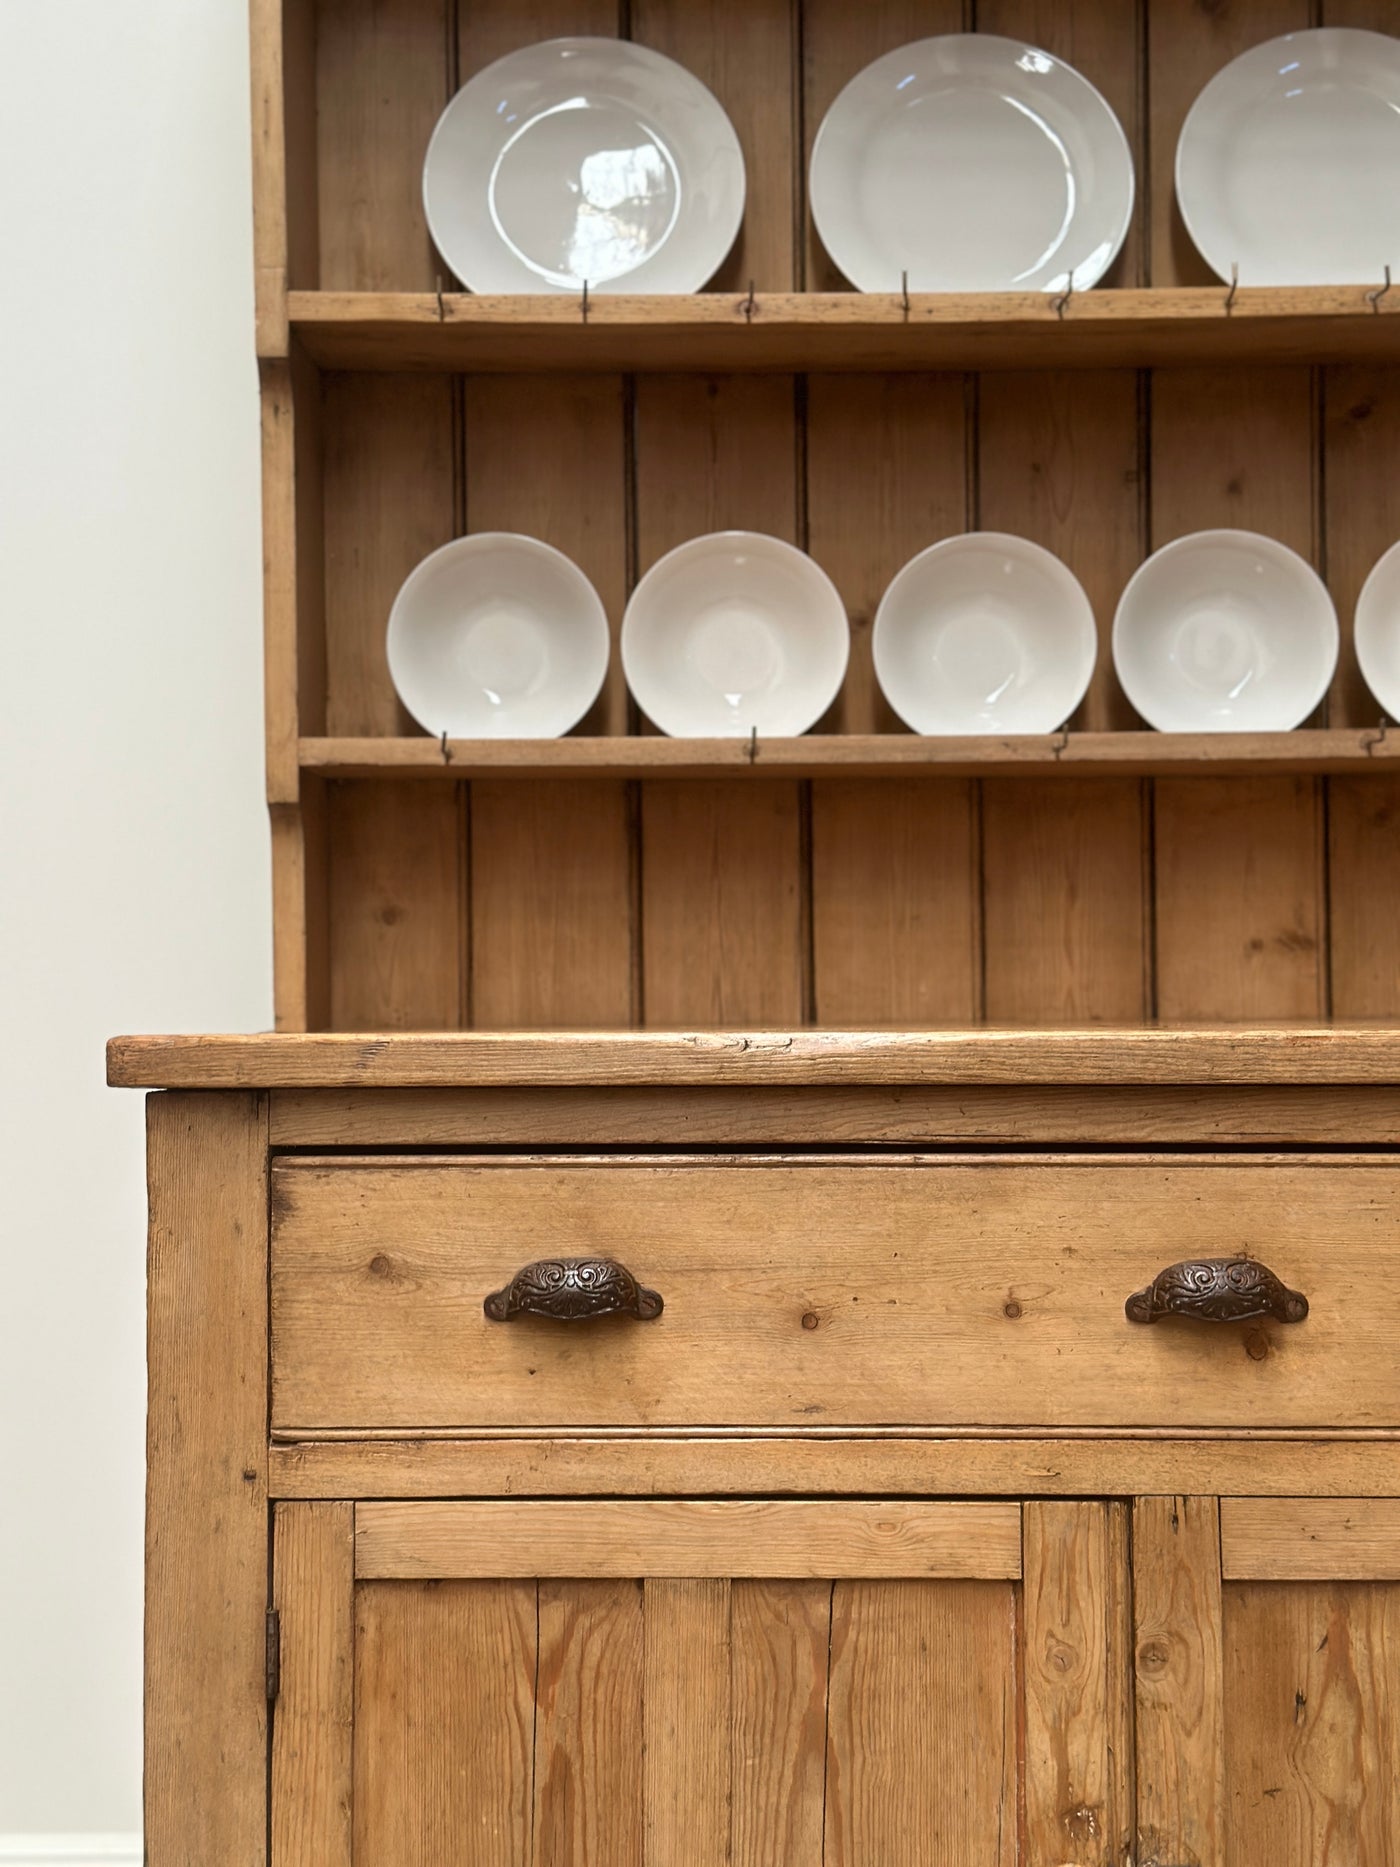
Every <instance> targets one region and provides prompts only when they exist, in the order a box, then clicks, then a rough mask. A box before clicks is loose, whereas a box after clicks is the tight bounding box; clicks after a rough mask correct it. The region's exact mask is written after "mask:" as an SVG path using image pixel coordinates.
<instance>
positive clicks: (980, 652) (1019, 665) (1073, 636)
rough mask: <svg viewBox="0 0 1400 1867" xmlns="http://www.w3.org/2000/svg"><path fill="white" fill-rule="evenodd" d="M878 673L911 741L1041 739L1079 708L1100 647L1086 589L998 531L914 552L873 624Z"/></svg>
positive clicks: (1047, 557)
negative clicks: (916, 737) (962, 736)
mask: <svg viewBox="0 0 1400 1867" xmlns="http://www.w3.org/2000/svg"><path fill="white" fill-rule="evenodd" d="M872 648H873V652H874V657H875V674H876V678H877V679H878V680H879V683H880V687H881V689H882V691H883V692H884V695H885V698H886V699H887V700H888V701H889V703H890V705H891V706H892V707H893V708H894V710H895V712H896V713H897V714H898V715H899V717H900V718H901V719H902V720H903V721H904V723H905V725H906V726H910V727H912V728H913V730H914V731H915V732H916V733H940V734H941V733H1048V732H1054V731H1055V730H1056V729H1057V728H1058V727H1060V726H1063V724H1064V723H1065V721H1066V720H1067V719H1068V718H1069V716H1070V714H1071V713H1073V712H1074V709H1075V708H1076V707H1077V706H1078V705H1079V703H1080V701H1081V700H1082V699H1083V698H1084V693H1085V690H1086V689H1087V687H1088V685H1089V680H1090V677H1091V676H1092V674H1093V672H1094V660H1095V657H1096V655H1097V653H1098V637H1097V633H1096V631H1095V628H1094V612H1093V609H1092V608H1091V607H1090V604H1089V599H1088V597H1087V596H1086V595H1085V594H1084V590H1083V587H1082V585H1081V584H1080V582H1079V580H1078V578H1076V577H1075V575H1074V574H1073V572H1072V571H1071V570H1070V569H1069V568H1068V566H1067V565H1064V564H1062V563H1061V562H1060V560H1059V558H1057V557H1056V556H1055V555H1054V554H1053V552H1050V551H1046V550H1045V549H1044V548H1043V547H1042V546H1040V545H1037V544H1032V543H1031V541H1030V540H1029V539H1028V538H1016V537H1012V536H1011V535H1010V534H1009V533H1006V532H965V533H963V534H962V535H961V536H960V537H957V538H945V539H943V540H942V541H941V542H940V543H938V544H936V545H930V546H929V548H928V549H927V551H921V552H920V553H919V555H918V556H917V557H916V558H912V559H911V560H910V561H909V563H907V564H906V565H905V566H904V569H903V570H902V571H900V573H899V575H898V576H897V577H896V578H895V580H894V582H893V583H892V584H891V585H890V587H889V589H888V590H886V592H885V594H884V597H883V598H882V599H881V602H880V607H879V609H878V610H877V612H876V615H875V630H874V635H873V638H872Z"/></svg>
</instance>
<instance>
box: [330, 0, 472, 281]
mask: <svg viewBox="0 0 1400 1867" xmlns="http://www.w3.org/2000/svg"><path fill="white" fill-rule="evenodd" d="M449 51H450V38H449V0H402V3H401V4H400V3H399V0H395V4H394V5H393V6H385V5H383V4H382V0H321V4H320V6H319V9H318V15H317V78H318V83H317V106H318V111H317V129H318V142H319V150H318V154H319V163H318V166H319V175H320V204H321V216H320V218H321V237H320V247H321V286H322V289H323V290H325V291H332V292H334V291H347V292H413V291H423V290H431V289H432V287H433V285H434V283H435V281H436V279H437V278H438V276H439V274H440V273H442V272H444V271H445V268H444V266H443V264H442V262H441V261H440V260H439V259H438V258H437V256H436V255H435V254H434V252H433V249H432V242H431V240H430V239H429V237H428V229H427V223H426V221H425V219H424V215H423V187H422V176H423V158H424V156H425V155H426V153H427V149H428V140H429V138H430V137H431V135H432V132H433V125H434V124H435V123H436V122H437V119H438V117H439V115H440V114H441V112H442V110H443V108H444V106H445V105H446V103H447V100H448V97H449V96H450V94H451V88H452V63H451V59H450V56H449Z"/></svg>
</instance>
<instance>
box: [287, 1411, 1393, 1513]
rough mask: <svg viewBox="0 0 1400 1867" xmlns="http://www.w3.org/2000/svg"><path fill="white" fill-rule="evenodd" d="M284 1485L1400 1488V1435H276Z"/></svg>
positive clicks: (363, 1488) (574, 1489)
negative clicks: (283, 1438)
mask: <svg viewBox="0 0 1400 1867" xmlns="http://www.w3.org/2000/svg"><path fill="white" fill-rule="evenodd" d="M269 1460H270V1466H269V1469H270V1473H271V1480H270V1482H271V1484H272V1488H273V1491H274V1493H275V1494H276V1495H277V1496H279V1497H287V1498H343V1497H365V1498H373V1497H382V1498H435V1497H444V1496H456V1497H493V1496H501V1495H507V1496H508V1495H512V1494H516V1495H520V1496H537V1497H548V1496H558V1497H566V1496H569V1495H571V1494H583V1495H586V1494H587V1493H589V1492H596V1493H606V1494H610V1495H615V1496H628V1495H630V1496H640V1497H648V1496H656V1497H664V1496H669V1495H674V1494H677V1493H682V1494H685V1493H707V1494H712V1495H715V1496H723V1495H726V1494H727V1495H730V1496H735V1495H737V1496H771V1495H774V1494H776V1493H779V1492H787V1493H790V1494H794V1495H801V1494H803V1493H809V1494H816V1493H829V1494H832V1495H842V1494H844V1495H846V1496H859V1497H864V1496H868V1495H869V1494H871V1493H872V1492H877V1493H878V1492H886V1493H895V1494H899V1493H906V1492H912V1493H915V1494H922V1495H925V1496H937V1495H940V1494H942V1495H947V1496H958V1495H962V1496H978V1495H986V1494H994V1495H1000V1496H1006V1497H1022V1496H1026V1497H1035V1496H1040V1497H1063V1498H1071V1499H1072V1498H1083V1497H1102V1496H1113V1495H1116V1496H1118V1497H1132V1496H1134V1495H1136V1494H1137V1493H1138V1492H1139V1491H1143V1490H1146V1491H1151V1492H1156V1493H1160V1494H1162V1495H1172V1494H1180V1493H1182V1492H1185V1491H1188V1490H1189V1489H1190V1488H1191V1487H1192V1486H1193V1485H1194V1486H1196V1487H1198V1488H1200V1489H1209V1491H1210V1492H1211V1493H1212V1494H1216V1493H1232V1492H1233V1493H1236V1494H1239V1495H1242V1496H1246V1495H1247V1496H1254V1497H1259V1496H1279V1497H1295V1496H1296V1495H1297V1494H1298V1493H1299V1492H1300V1491H1303V1492H1305V1493H1307V1494H1308V1495H1309V1496H1311V1497H1313V1498H1320V1497H1324V1496H1327V1495H1329V1494H1331V1495H1341V1496H1345V1497H1356V1496H1360V1495H1369V1496H1372V1497H1396V1496H1400V1440H1398V1439H1397V1438H1396V1436H1394V1435H1389V1436H1385V1437H1377V1436H1375V1435H1353V1436H1350V1437H1347V1436H1344V1435H1337V1434H1332V1435H1330V1436H1314V1435H1306V1434H1291V1435H1289V1436H1287V1437H1284V1436H1280V1435H1278V1434H1265V1433H1252V1434H1234V1435H1228V1436H1225V1435H1221V1434H1217V1433H1204V1432H1202V1433H1197V1434H1194V1435H1192V1436H1190V1437H1184V1436H1182V1435H1180V1434H1171V1433H1167V1434H1162V1433H1157V1434H1144V1435H1139V1436H1126V1435H1123V1434H1121V1433H1118V1434H1114V1433H1103V1432H1095V1433H1087V1432H1086V1433H1080V1434H1078V1435H1075V1436H1073V1437H1067V1436H1065V1435H1063V1434H1051V1433H1046V1432H1045V1431H1044V1429H1043V1428H1042V1429H1037V1430H1036V1431H1034V1432H1031V1433H1021V1434H1015V1435H1012V1434H1005V1435H1000V1436H997V1435H989V1434H988V1433H986V1432H985V1431H975V1432H973V1433H970V1434H969V1433H958V1432H956V1431H952V1430H950V1429H947V1428H942V1429H939V1430H938V1431H937V1432H928V1433H924V1434H922V1435H915V1434H911V1433H908V1432H906V1433H904V1434H896V1433H893V1432H891V1431H889V1430H886V1431H884V1432H882V1433H879V1434H874V1435H872V1434H862V1433H858V1432H853V1431H847V1432H846V1433H845V1434H843V1435H842V1436H841V1437H839V1438H838V1437H833V1436H831V1435H830V1434H829V1433H828V1434H825V1435H823V1434H821V1433H819V1432H816V1431H812V1430H810V1429H809V1430H808V1431H806V1432H801V1431H793V1432H789V1433H787V1434H784V1435H771V1434H770V1435H761V1434H760V1435H754V1434H744V1435H735V1434H714V1433H710V1434H708V1435H706V1434H692V1435H690V1436H688V1437H685V1438H679V1437H676V1436H674V1435H669V1434H665V1433H649V1434H646V1435H638V1434H633V1435H631V1436H628V1435H626V1434H612V1435H592V1436H589V1435H580V1434H579V1433H578V1432H577V1431H574V1432H570V1433H560V1434H556V1435H554V1436H552V1437H541V1436H535V1437H531V1436H529V1435H521V1434H501V1435H495V1436H491V1437H430V1436H424V1437H422V1438H416V1439H403V1438H399V1439H395V1438H392V1437H389V1438H382V1439H375V1438H373V1437H367V1436H366V1435H364V1434H357V1435H355V1436H353V1437H350V1438H346V1439H343V1440H334V1439H322V1440H299V1441H295V1442H291V1443H284V1444H274V1445H273V1446H272V1448H271V1451H270V1454H269Z"/></svg>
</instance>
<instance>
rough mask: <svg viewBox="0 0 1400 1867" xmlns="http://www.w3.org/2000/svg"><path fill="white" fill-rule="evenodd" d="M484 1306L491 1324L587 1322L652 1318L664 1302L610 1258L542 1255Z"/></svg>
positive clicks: (647, 1320)
mask: <svg viewBox="0 0 1400 1867" xmlns="http://www.w3.org/2000/svg"><path fill="white" fill-rule="evenodd" d="M484 1308H485V1310H486V1314H487V1316H488V1317H489V1318H490V1320H491V1321H492V1322H510V1321H511V1319H512V1318H513V1317H516V1316H547V1317H549V1318H550V1320H551V1321H553V1322H591V1321H592V1320H593V1318H594V1317H595V1316H635V1317H636V1319H637V1321H638V1322H651V1321H652V1320H653V1319H654V1318H655V1317H657V1316H659V1315H660V1314H661V1311H662V1309H663V1308H664V1305H663V1304H662V1301H661V1298H660V1297H659V1296H658V1295H657V1293H656V1291H655V1290H644V1289H643V1288H642V1286H641V1285H640V1284H639V1283H638V1282H637V1280H636V1278H635V1277H634V1276H633V1275H632V1273H631V1271H629V1270H628V1269H627V1266H626V1265H625V1264H618V1263H617V1262H616V1261H615V1260H614V1259H612V1258H541V1259H540V1260H539V1262H538V1263H536V1264H527V1265H525V1266H524V1268H523V1269H522V1270H518V1271H517V1272H516V1273H515V1275H514V1277H512V1278H511V1280H510V1282H509V1283H508V1284H507V1285H506V1287H505V1289H504V1290H493V1291H492V1293H491V1295H490V1296H489V1297H487V1299H486V1302H485V1305H484Z"/></svg>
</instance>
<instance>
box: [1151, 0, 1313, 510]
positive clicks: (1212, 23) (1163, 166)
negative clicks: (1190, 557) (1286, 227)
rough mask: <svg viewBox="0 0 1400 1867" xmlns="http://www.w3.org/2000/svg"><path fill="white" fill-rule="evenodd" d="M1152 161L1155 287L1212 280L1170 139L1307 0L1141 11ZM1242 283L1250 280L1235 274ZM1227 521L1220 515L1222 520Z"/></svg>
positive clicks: (1291, 25) (1184, 1) (1187, 2)
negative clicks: (1216, 81) (1227, 69)
mask: <svg viewBox="0 0 1400 1867" xmlns="http://www.w3.org/2000/svg"><path fill="white" fill-rule="evenodd" d="M1147 17H1148V45H1147V69H1148V74H1149V91H1150V102H1151V120H1150V125H1149V131H1150V149H1151V160H1150V165H1149V168H1148V171H1147V174H1146V177H1145V179H1146V187H1147V196H1148V202H1149V212H1150V220H1151V226H1150V253H1151V261H1150V272H1149V283H1151V284H1153V285H1210V284H1211V283H1212V282H1213V281H1214V279H1215V274H1214V273H1213V272H1212V271H1211V269H1210V267H1209V266H1207V264H1206V263H1205V261H1204V260H1203V259H1202V258H1201V256H1200V254H1199V253H1198V252H1197V251H1196V249H1195V246H1194V245H1193V244H1192V241H1191V236H1190V234H1188V233H1187V231H1186V228H1185V225H1184V223H1183V222H1182V219H1181V212H1180V209H1179V208H1178V207H1177V204H1176V179H1175V165H1176V145H1177V138H1178V137H1179V136H1180V134H1181V126H1182V124H1183V123H1184V122H1185V120H1186V113H1187V111H1188V110H1189V109H1190V108H1191V106H1192V104H1193V103H1195V101H1196V98H1197V97H1198V96H1199V94H1200V92H1201V91H1202V89H1203V88H1204V87H1205V85H1206V84H1207V83H1208V82H1209V80H1210V79H1211V78H1213V77H1214V76H1215V74H1216V72H1217V71H1219V70H1220V69H1221V67H1222V66H1223V65H1228V64H1229V62H1230V60H1231V59H1232V58H1238V57H1239V55H1240V53H1241V52H1244V51H1247V50H1248V49H1249V47H1250V46H1252V45H1258V44H1259V43H1260V42H1261V41H1262V40H1264V39H1269V38H1273V37H1274V36H1275V35H1276V34H1278V33H1284V32H1300V31H1302V30H1303V28H1304V27H1307V26H1310V25H1312V24H1313V18H1312V7H1311V5H1310V4H1309V0H1226V3H1225V4H1223V5H1222V4H1220V3H1219V0H1152V3H1151V5H1150V6H1149V7H1148V9H1147ZM1240 283H1241V284H1242V285H1248V284H1250V283H1251V281H1250V280H1249V279H1247V278H1246V279H1241V281H1240ZM1224 522H1225V521H1223V520H1222V521H1221V523H1224Z"/></svg>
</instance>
